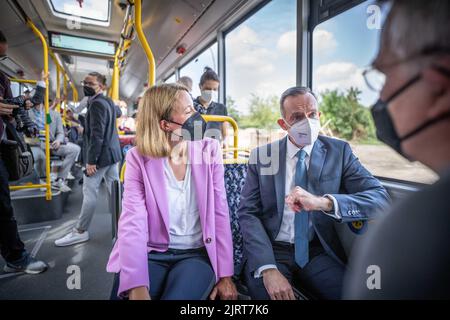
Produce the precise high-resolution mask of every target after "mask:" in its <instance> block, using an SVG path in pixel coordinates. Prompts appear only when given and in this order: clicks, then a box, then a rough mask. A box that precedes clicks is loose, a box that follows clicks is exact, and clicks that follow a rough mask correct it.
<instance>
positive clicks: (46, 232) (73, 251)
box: [0, 182, 113, 300]
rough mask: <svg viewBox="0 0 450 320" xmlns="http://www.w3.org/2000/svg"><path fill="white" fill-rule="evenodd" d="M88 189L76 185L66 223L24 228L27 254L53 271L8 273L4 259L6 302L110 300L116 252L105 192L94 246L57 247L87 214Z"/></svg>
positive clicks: (1, 291)
mask: <svg viewBox="0 0 450 320" xmlns="http://www.w3.org/2000/svg"><path fill="white" fill-rule="evenodd" d="M81 189H82V186H81V185H78V182H77V183H75V186H74V187H73V188H72V190H73V191H72V193H71V194H70V196H69V198H68V199H67V203H66V205H65V207H64V213H63V216H62V218H61V219H59V220H55V221H48V222H43V223H37V224H28V225H20V226H19V234H20V237H21V239H22V241H23V242H24V243H25V246H26V249H27V250H28V252H30V253H31V254H34V255H35V256H36V258H38V259H40V260H43V261H46V262H47V263H48V264H49V269H48V270H47V271H46V272H44V273H42V274H39V275H28V274H25V273H13V274H11V273H3V267H4V263H5V262H4V260H3V259H2V258H0V300H5V299H6V300H16V299H25V300H35V299H36V300H47V299H62V300H63V299H68V300H78V299H83V300H102V299H109V296H110V293H111V288H112V284H113V275H112V274H110V273H107V272H106V263H107V260H108V257H109V254H110V252H111V248H112V237H111V233H112V231H111V213H110V212H109V206H108V200H107V199H108V197H107V195H108V193H107V191H106V188H105V186H104V184H102V187H101V188H100V192H99V197H98V199H99V201H98V203H97V210H96V212H95V215H94V218H93V219H92V224H91V226H90V228H89V236H90V240H89V241H88V242H85V243H81V244H77V245H74V246H70V247H62V248H58V247H56V246H55V245H54V241H55V240H56V239H58V238H60V237H62V236H64V235H66V234H67V233H68V232H70V230H71V229H72V227H73V225H74V223H75V221H76V219H77V217H78V215H79V212H80V208H81V203H82V190H81Z"/></svg>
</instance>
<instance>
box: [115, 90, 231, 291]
mask: <svg viewBox="0 0 450 320" xmlns="http://www.w3.org/2000/svg"><path fill="white" fill-rule="evenodd" d="M137 123H138V128H137V134H136V147H134V148H132V149H130V150H129V151H128V153H127V162H126V163H127V169H126V171H125V192H124V195H123V204H122V214H121V216H120V221H119V230H118V239H117V242H116V244H115V245H114V248H113V251H112V253H111V255H110V258H109V262H108V266H107V270H108V272H114V273H119V288H118V294H119V296H127V297H128V298H129V299H131V300H138V299H150V298H151V299H163V300H200V299H207V298H208V297H209V298H210V299H215V298H216V297H219V298H220V299H223V300H226V299H236V298H237V291H236V287H235V285H234V283H233V281H232V278H231V277H232V276H233V273H234V266H233V242H232V238H231V227H230V218H229V212H228V204H227V199H226V195H225V194H226V192H225V185H224V179H223V175H224V168H223V164H222V153H221V150H220V146H219V143H218V142H217V141H216V140H213V139H209V138H205V139H201V138H202V136H199V137H196V136H195V135H193V134H192V133H193V132H196V131H197V130H196V128H195V126H197V125H198V124H201V123H202V117H201V116H200V114H198V113H197V112H195V110H194V108H193V102H192V99H191V97H190V96H189V94H188V92H187V89H186V87H184V86H180V85H177V84H163V85H159V86H154V87H151V88H150V89H148V90H147V91H146V93H145V95H144V98H143V101H142V102H141V105H140V109H139V113H138V121H137ZM202 128H203V126H202Z"/></svg>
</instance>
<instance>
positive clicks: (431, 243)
mask: <svg viewBox="0 0 450 320" xmlns="http://www.w3.org/2000/svg"><path fill="white" fill-rule="evenodd" d="M449 194H450V170H449V171H448V172H447V173H446V174H444V175H443V176H442V177H441V180H440V181H439V182H437V183H436V184H434V185H432V186H429V187H427V188H425V189H423V190H422V191H419V192H416V193H415V194H414V195H412V196H411V197H410V198H409V199H407V200H406V201H402V203H400V204H398V205H396V206H395V207H394V208H393V210H392V211H391V213H390V214H388V215H387V216H386V217H384V218H383V219H382V220H381V221H380V222H379V223H378V224H377V225H376V226H375V228H374V229H373V230H370V231H371V232H370V233H368V234H367V237H366V238H365V239H364V240H363V241H362V242H361V243H360V244H359V245H358V246H357V247H356V248H355V249H354V251H353V252H354V254H353V255H352V258H351V261H350V264H349V265H350V267H351V268H350V272H349V273H348V275H347V279H346V281H345V283H346V284H345V286H344V299H396V300H397V299H405V300H410V299H414V300H416V299H419V300H423V299H447V300H448V299H450V250H449V244H450V201H449V199H448V197H449ZM369 266H376V267H378V268H379V270H378V271H376V270H375V269H373V267H372V268H371V269H372V270H370V272H369V273H368V272H367V269H368V267H369ZM376 273H378V275H379V284H380V289H376V288H375V289H374V288H372V290H369V288H368V286H367V282H369V283H370V284H371V285H376V282H375V281H376V278H375V277H377V276H378V275H377V274H376ZM369 277H372V278H371V279H370V280H369V281H368V278H369Z"/></svg>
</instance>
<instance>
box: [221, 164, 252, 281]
mask: <svg viewBox="0 0 450 320" xmlns="http://www.w3.org/2000/svg"><path fill="white" fill-rule="evenodd" d="M247 167H248V166H247V164H226V165H225V189H226V194H227V200H228V207H229V210H230V223H231V233H232V236H233V253H234V274H235V275H239V274H240V273H241V271H242V267H243V265H242V264H243V255H244V250H243V238H242V233H241V227H240V225H239V217H238V215H237V211H238V208H239V203H240V200H241V191H242V188H243V187H244V183H245V178H246V177H247Z"/></svg>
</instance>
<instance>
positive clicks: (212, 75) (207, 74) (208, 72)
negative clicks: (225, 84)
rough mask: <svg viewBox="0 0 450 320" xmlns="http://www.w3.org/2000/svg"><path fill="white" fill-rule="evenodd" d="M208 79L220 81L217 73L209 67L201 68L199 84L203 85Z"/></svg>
mask: <svg viewBox="0 0 450 320" xmlns="http://www.w3.org/2000/svg"><path fill="white" fill-rule="evenodd" d="M209 80H212V81H217V82H220V79H219V76H218V75H217V73H216V72H215V71H214V70H213V69H211V68H210V67H205V69H204V70H203V74H202V77H201V78H200V85H201V86H203V85H204V84H205V82H206V81H209Z"/></svg>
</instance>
